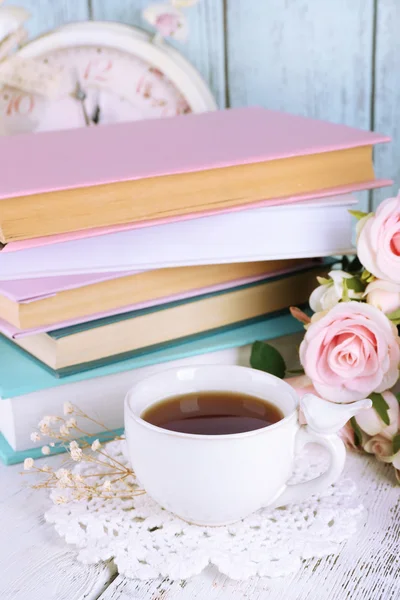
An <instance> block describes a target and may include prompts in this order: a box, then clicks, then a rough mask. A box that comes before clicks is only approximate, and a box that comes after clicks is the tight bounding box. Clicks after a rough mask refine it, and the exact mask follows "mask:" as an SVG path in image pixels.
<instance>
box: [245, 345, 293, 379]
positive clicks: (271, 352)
mask: <svg viewBox="0 0 400 600" xmlns="http://www.w3.org/2000/svg"><path fill="white" fill-rule="evenodd" d="M250 365H251V366H252V367H253V369H258V370H259V371H265V372H266V373H271V375H275V376H276V377H279V378H280V379H283V378H284V377H285V373H286V364H285V361H284V360H283V358H282V356H281V354H280V353H279V352H278V350H276V348H274V347H273V346H270V345H269V344H266V343H265V342H254V344H253V346H252V348H251V356H250Z"/></svg>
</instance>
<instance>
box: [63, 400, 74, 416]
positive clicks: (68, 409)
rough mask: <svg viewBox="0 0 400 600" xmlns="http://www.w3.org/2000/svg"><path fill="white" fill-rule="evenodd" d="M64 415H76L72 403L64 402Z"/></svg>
mask: <svg viewBox="0 0 400 600" xmlns="http://www.w3.org/2000/svg"><path fill="white" fill-rule="evenodd" d="M63 408H64V415H72V414H73V413H74V406H73V405H72V404H71V402H64V407H63Z"/></svg>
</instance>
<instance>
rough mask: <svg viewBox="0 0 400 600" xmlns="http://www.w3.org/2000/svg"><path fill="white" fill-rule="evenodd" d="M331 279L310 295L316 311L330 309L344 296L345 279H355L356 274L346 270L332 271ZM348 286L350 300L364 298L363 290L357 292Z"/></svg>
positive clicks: (312, 306)
mask: <svg viewBox="0 0 400 600" xmlns="http://www.w3.org/2000/svg"><path fill="white" fill-rule="evenodd" d="M328 276H329V278H330V281H328V282H326V283H325V282H324V283H322V284H321V285H319V286H318V287H317V288H316V289H315V290H314V291H313V292H312V294H311V296H310V307H311V310H313V311H314V312H321V311H325V310H330V309H331V308H333V307H334V306H336V304H337V303H338V302H339V301H340V300H341V299H342V298H343V291H344V285H343V280H344V279H347V280H349V279H353V280H354V279H355V278H354V275H351V274H350V273H345V271H339V270H338V271H330V273H329V275H328ZM347 287H348V296H349V299H350V300H359V299H361V298H362V295H363V294H362V292H356V291H355V290H353V289H350V288H349V286H347Z"/></svg>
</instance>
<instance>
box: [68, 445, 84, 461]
mask: <svg viewBox="0 0 400 600" xmlns="http://www.w3.org/2000/svg"><path fill="white" fill-rule="evenodd" d="M82 455H83V452H82V450H81V449H80V448H72V450H71V458H72V460H74V461H75V462H79V461H81V460H82Z"/></svg>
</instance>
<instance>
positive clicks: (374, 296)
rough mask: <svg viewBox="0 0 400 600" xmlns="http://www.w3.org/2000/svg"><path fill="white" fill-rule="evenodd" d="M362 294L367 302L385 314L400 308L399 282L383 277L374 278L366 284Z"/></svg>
mask: <svg viewBox="0 0 400 600" xmlns="http://www.w3.org/2000/svg"><path fill="white" fill-rule="evenodd" d="M364 296H366V297H367V302H368V304H372V306H376V308H379V309H380V310H382V311H383V312H384V313H385V314H390V313H392V312H395V311H396V310H398V309H399V308H400V284H398V283H393V282H392V281H384V280H383V279H375V281H372V282H371V283H369V284H368V286H367V288H366V290H365V292H364Z"/></svg>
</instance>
